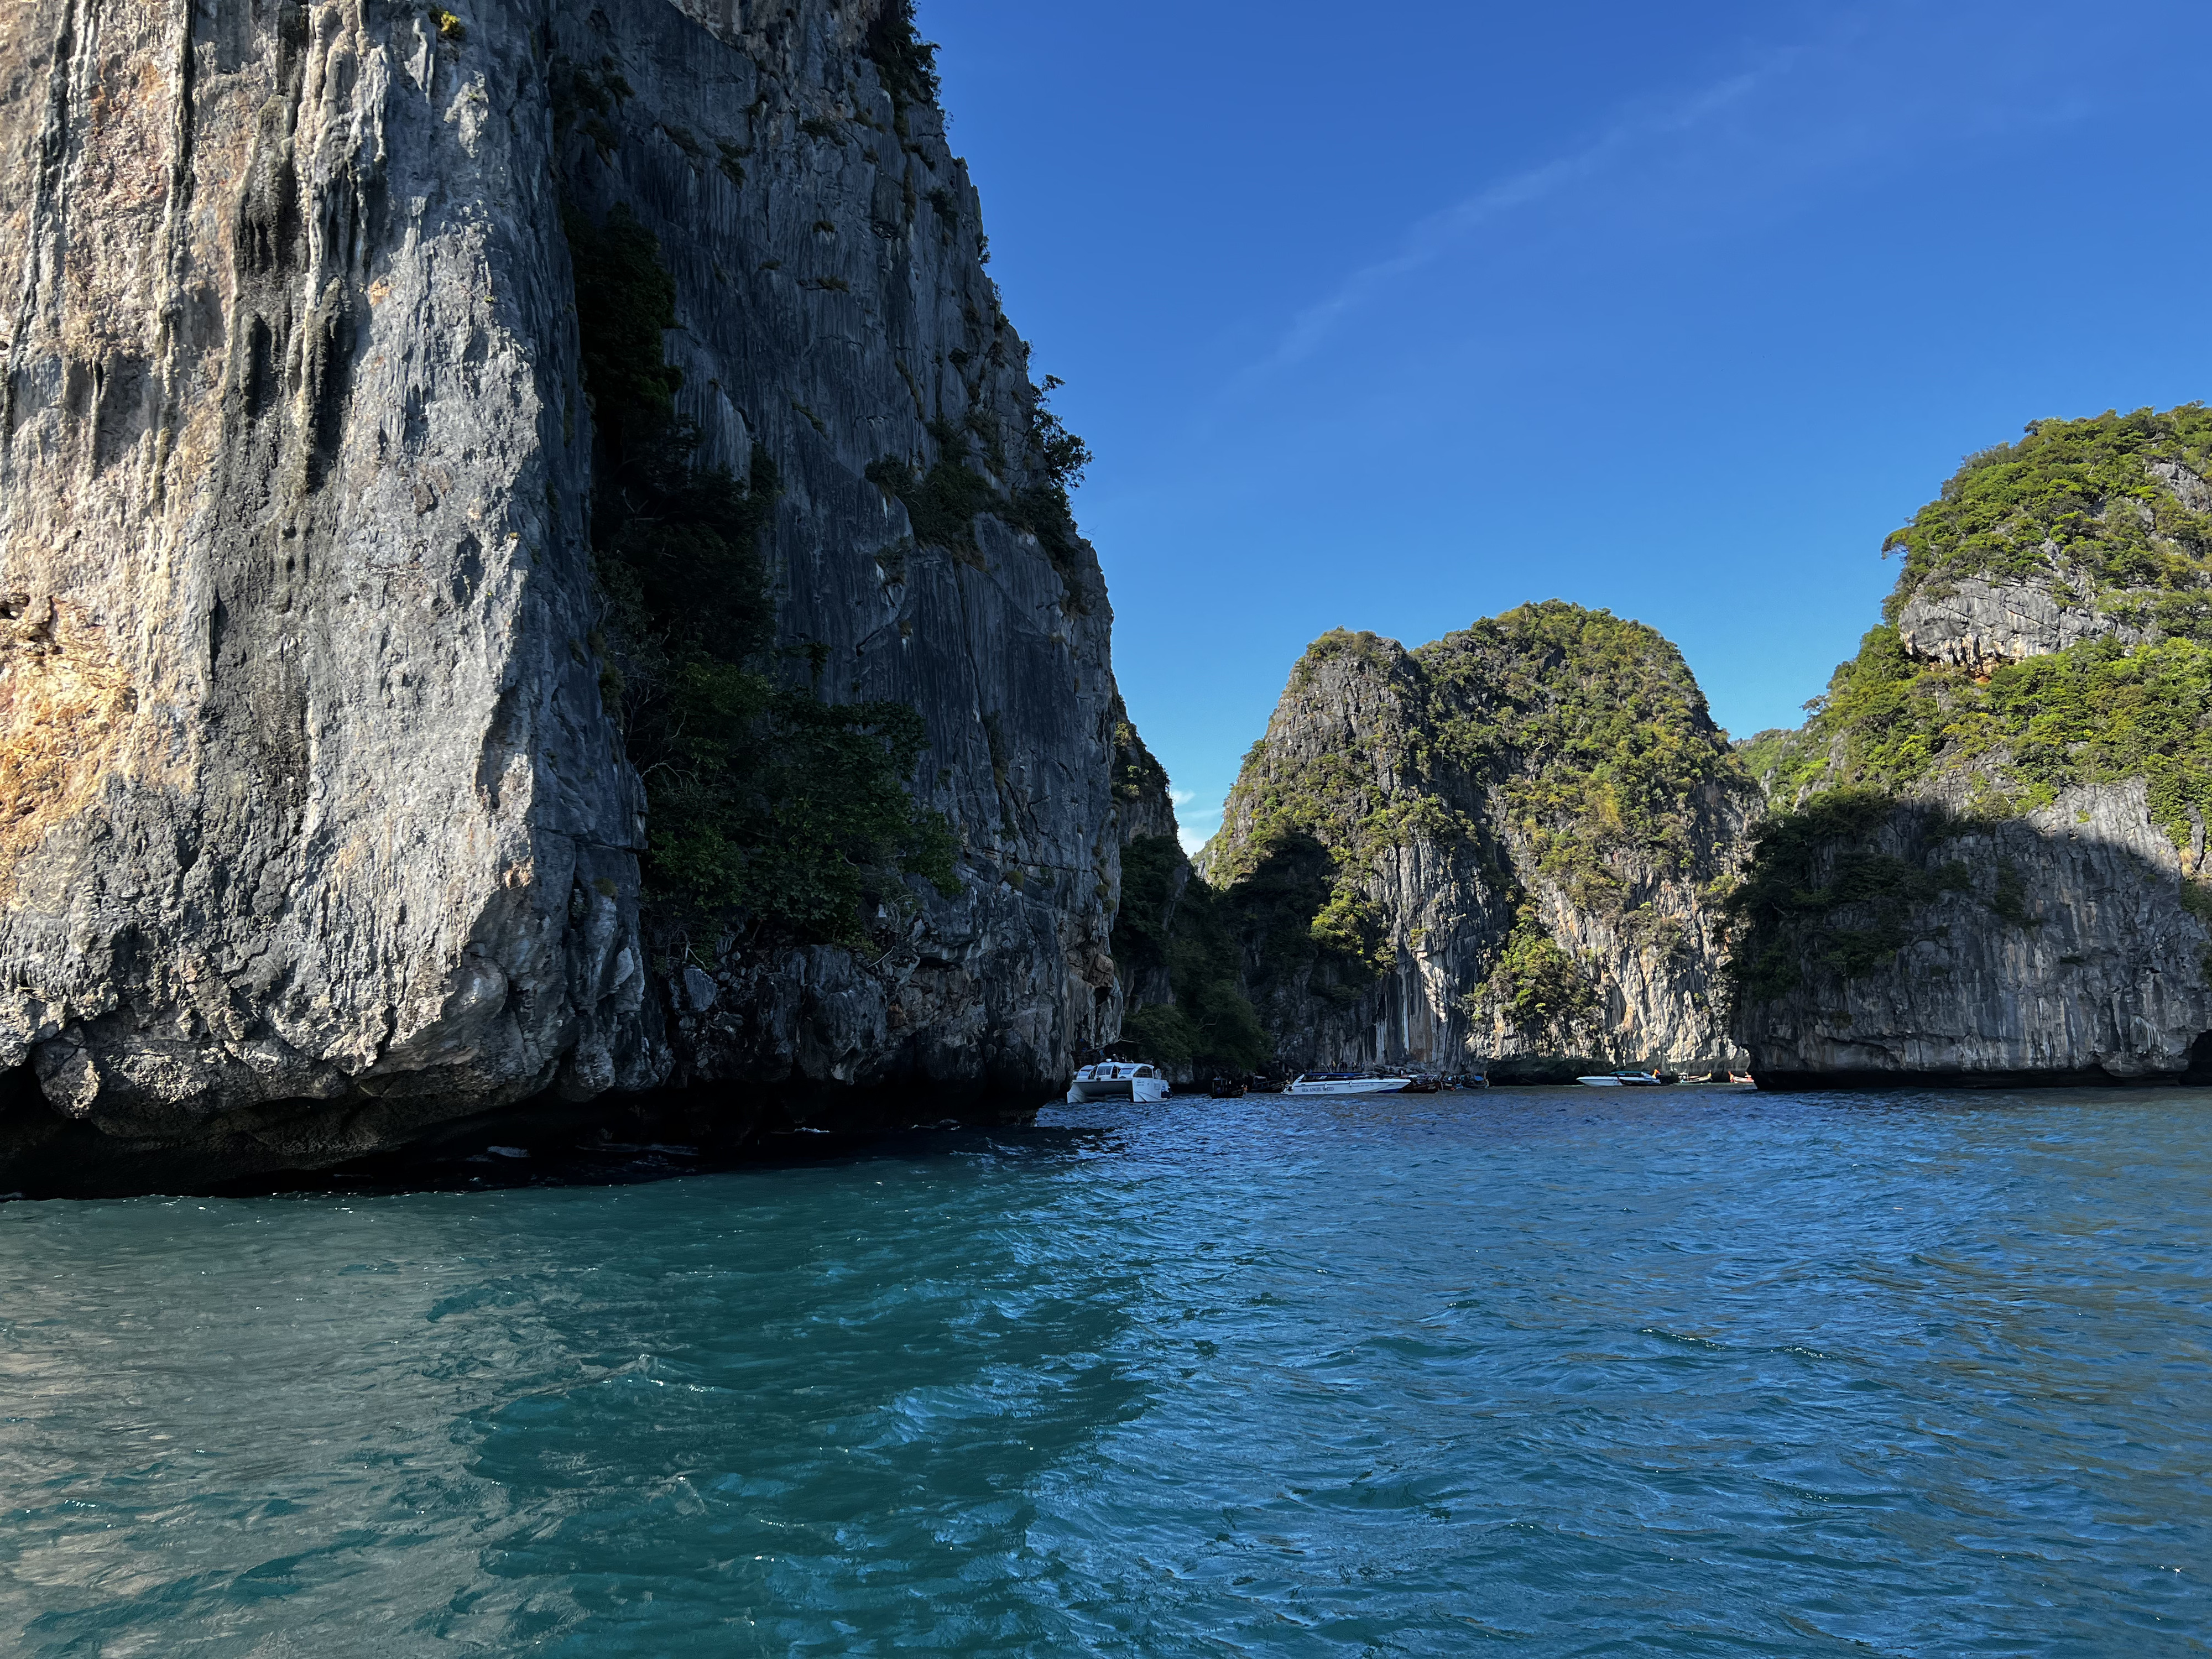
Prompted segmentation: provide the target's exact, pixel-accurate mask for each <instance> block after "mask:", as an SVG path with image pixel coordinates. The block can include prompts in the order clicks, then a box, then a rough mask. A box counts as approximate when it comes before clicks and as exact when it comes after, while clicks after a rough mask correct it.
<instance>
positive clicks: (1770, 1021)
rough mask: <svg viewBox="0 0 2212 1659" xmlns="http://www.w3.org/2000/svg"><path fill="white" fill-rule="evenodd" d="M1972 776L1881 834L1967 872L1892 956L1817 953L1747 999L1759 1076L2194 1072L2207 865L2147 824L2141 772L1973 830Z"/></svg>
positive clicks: (1966, 1078)
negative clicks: (2200, 906)
mask: <svg viewBox="0 0 2212 1659" xmlns="http://www.w3.org/2000/svg"><path fill="white" fill-rule="evenodd" d="M1964 784H1965V781H1964V780H1963V779H1958V778H1954V779H1953V780H1951V781H1950V782H1949V783H1948V785H1945V786H1939V787H1937V788H1936V789H1934V790H1931V791H1929V792H1928V793H1926V794H1925V795H1923V797H1921V798H1920V799H1916V800H1914V801H1911V802H1908V803H1905V804H1904V805H1900V806H1899V809H1898V810H1897V811H1895V812H1894V813H1893V814H1892V815H1891V817H1890V818H1889V820H1888V822H1887V823H1886V824H1885V825H1884V826H1883V827H1882V828H1881V830H1880V831H1879V833H1878V834H1877V835H1876V836H1875V837H1874V838H1873V841H1872V842H1871V843H1870V845H1871V846H1872V847H1873V848H1875V850H1877V851H1878V852H1880V853H1881V854H1884V855H1886V856H1889V857H1893V858H1899V859H1902V860H1905V861H1907V862H1908V863H1911V864H1912V865H1916V866H1919V867H1920V868H1922V869H1924V870H1927V871H1929V872H1945V871H1950V872H1956V873H1957V875H1958V876H1959V877H1960V878H1963V879H1961V880H1960V882H1959V884H1958V887H1957V890H1954V891H1951V892H1947V893H1945V894H1943V895H1942V896H1941V897H1940V898H1938V899H1937V900H1936V902H1934V903H1932V904H1929V905H1928V906H1926V907H1924V908H1920V909H1918V910H1917V911H1916V912H1915V913H1914V915H1912V917H1911V921H1910V927H1909V932H1910V938H1909V939H1908V941H1907V942H1906V943H1905V945H1904V948H1903V949H1901V950H1900V951H1899V952H1898V953H1897V957H1896V959H1895V962H1894V963H1893V965H1891V966H1890V967H1888V968H1887V969H1884V970H1883V971H1881V972H1879V973H1873V974H1866V975H1858V976H1855V977H1850V978H1846V977H1844V975H1840V974H1838V973H1837V972H1836V971H1834V969H1832V968H1831V967H1828V966H1826V964H1825V963H1824V962H1823V960H1822V958H1821V957H1820V954H1819V953H1817V952H1810V951H1808V952H1807V953H1805V955H1804V957H1803V960H1802V978H1801V980H1800V982H1799V984H1798V985H1797V986H1796V988H1794V989H1793V990H1791V991H1790V992H1789V993H1788V994H1785V995H1783V996H1780V997H1778V998H1774V999H1772V1000H1763V1001H1757V1002H1748V1003H1747V1004H1746V1006H1744V1008H1743V1010H1742V1013H1741V1030H1742V1036H1743V1038H1744V1040H1745V1042H1747V1044H1748V1046H1749V1048H1750V1051H1751V1060H1752V1066H1753V1071H1754V1072H1755V1073H1756V1074H1757V1076H1758V1078H1759V1082H1760V1084H1761V1085H1762V1086H1765V1087H1772V1088H1812V1087H1825V1088H1838V1087H1850V1086H1863V1085H1869V1084H1896V1083H1899V1082H1919V1083H1924V1084H1935V1085H1940V1084H1967V1085H1997V1084H2022V1083H2029V1084H2034V1083H2075V1082H2081V1083H2096V1082H2137V1083H2140V1082H2173V1081H2178V1080H2179V1079H2182V1078H2183V1077H2184V1076H2185V1075H2186V1074H2188V1073H2190V1071H2191V1066H2192V1052H2193V1051H2194V1050H2195V1049H2196V1048H2197V1044H2198V1043H2199V1042H2200V1040H2201V1039H2202V1038H2203V1036H2204V1035H2205V1034H2206V1033H2207V1032H2208V1031H2212V985H2209V984H2208V975H2212V957H2208V947H2212V933H2208V931H2207V928H2206V926H2205V923H2204V922H2203V920H2201V919H2200V917H2199V915H2197V914H2196V913H2194V912H2192V911H2191V908H2189V906H2188V904H2187V903H2186V902H2185V883H2186V882H2187V880H2188V878H2189V876H2190V873H2191V867H2192V865H2193V860H2191V855H2190V854H2189V852H2188V851H2187V850H2185V849H2179V848H2176V847H2175V846H2174V844H2173V842H2172V841H2171V840H2170V839H2169V838H2168V837H2167V836H2166V833H2165V832H2164V831H2163V830H2162V829H2159V828H2158V827H2157V826H2156V825H2155V824H2154V823H2152V822H2151V819H2150V815H2149V812H2148V807H2147V805H2146V802H2145V799H2144V786H2143V784H2142V781H2139V780H2138V781H2133V782H2129V783H2125V784H2116V785H2107V786H2101V787H2090V788H2078V789H2073V790H2069V791H2067V792H2066V793H2063V794H2062V795H2061V796H2060V797H2059V798H2058V799H2057V800H2056V801H2054V802H2053V803H2052V804H2051V805H2049V806H2047V807H2045V808H2044V809H2042V810H2041V811H2035V812H2031V813H2029V814H2027V815H2026V816H2025V817H2021V818H2018V819H2014V820H2009V821H2006V822H2002V823H1979V824H1974V825H1973V826H1972V828H1971V829H1968V830H1967V831H1966V833H1964V834H1961V833H1960V830H1959V820H1960V815H1961V814H1962V813H1963V812H1964V811H1965V809H1966V805H1967V802H1966V789H1965V787H1964ZM2197 854H2198V856H2201V855H2202V848H2201V846H2200V847H2199V848H2197ZM2000 882H2002V887H2001V886H2000ZM1853 920H1854V918H1853V916H1852V915H1850V914H1849V913H1844V914H1841V915H1838V918H1837V921H1838V925H1848V924H1849V923H1850V922H1851V921H1853ZM1859 920H1863V918H1860V919H1859Z"/></svg>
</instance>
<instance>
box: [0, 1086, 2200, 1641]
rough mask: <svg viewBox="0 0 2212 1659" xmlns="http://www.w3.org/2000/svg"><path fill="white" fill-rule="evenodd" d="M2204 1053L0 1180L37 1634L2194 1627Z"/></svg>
mask: <svg viewBox="0 0 2212 1659" xmlns="http://www.w3.org/2000/svg"><path fill="white" fill-rule="evenodd" d="M2208 1243H2212V1095H2208V1094H2204V1093H2200V1092H2197V1091H2172V1090H2167V1091H2143V1092H2140V1093H2135V1092H2130V1093H2121V1092H2112V1093H2098V1094H2087V1093H2081V1094H2076V1093H2045V1094H2021V1095H1987V1094H1984V1095H1926V1096H1887V1097H1851V1096H1798V1097H1784V1096H1751V1095H1743V1094H1735V1093H1725V1092H1710V1093H1709V1092H1704V1091H1697V1090H1692V1089H1675V1090H1670V1091H1663V1092H1662V1091H1636V1092H1620V1091H1594V1090H1593V1091H1573V1090H1526V1091H1513V1090H1498V1091H1492V1092H1491V1093H1489V1094H1487V1095H1480V1096H1467V1095H1443V1096H1434V1097H1383V1098H1375V1097H1370V1098H1366V1099H1361V1100H1356V1101H1329V1100H1310V1099H1306V1100H1289V1099H1285V1098H1281V1097H1267V1096H1253V1097H1246V1098H1244V1099H1242V1100H1237V1101H1208V1100H1203V1099H1198V1100H1188V1099H1176V1100H1171V1101H1169V1102H1166V1103H1163V1104H1160V1105H1158V1106H1140V1107H1134V1108H1132V1107H1128V1106H1120V1107H1115V1108H1098V1109H1085V1110H1081V1111H1076V1110H1069V1109H1055V1110H1054V1111H1050V1112H1048V1113H1047V1114H1046V1115H1045V1116H1044V1118H1043V1120H1042V1121H1041V1122H1040V1124H1039V1126H1038V1127H1036V1128H1035V1129H1033V1130H1026V1131H1018V1132H1002V1133H962V1132H944V1133H926V1134H916V1135H914V1136H910V1137H908V1138H905V1139H900V1140H897V1141H895V1142H891V1143H887V1144H885V1145H884V1146H879V1147H878V1148H877V1149H876V1150H874V1151H873V1152H870V1153H868V1154H866V1155H863V1156H860V1157H855V1158H848V1159H844V1160H842V1161H837V1162H834V1163H823V1164H810V1165H798V1166H789V1167H781V1168H773V1169H755V1170H738V1171H735V1172H726V1173H720V1174H705V1175H697V1176H689V1177H686V1178H683V1179H676V1180H667V1181H660V1182H653V1183H651V1184H642V1185H621V1186H600V1187H575V1186H571V1187H561V1186H549V1187H538V1188H512V1189H508V1190H500V1191H483V1192H450V1191H449V1192H426V1193H414V1194H382V1195H375V1194H362V1193H341V1194H305V1195H295V1196H286V1197H271V1198H258V1199H237V1200H218V1199H173V1200H166V1199H147V1200H127V1201H114V1202H96V1203H95V1202H81V1203H65V1202H54V1203H16V1204H11V1205H7V1206H0V1501H4V1504H5V1509H4V1515H0V1646H4V1647H6V1648H7V1649H8V1650H10V1651H18V1652H21V1653H25V1654H33V1655H56V1656H58V1655H91V1654H100V1655H123V1654H148V1655H172V1654H191V1655H208V1656H227V1655H264V1654H266V1655H293V1654H307V1653H313V1654H315V1655H317V1656H323V1659H328V1656H338V1655H351V1654H379V1655H393V1654H398V1655H404V1654H411V1653H425V1654H429V1653H445V1652H453V1651H458V1652H471V1651H475V1652H483V1653H495V1654H511V1653H532V1654H550V1655H576V1656H583V1655H591V1656H605V1655H641V1656H642V1655H661V1654H683V1655H690V1654H701V1655H706V1654H713V1655H745V1654H777V1655H783V1654H887V1653H892V1652H911V1653H926V1654H963V1655H981V1654H994V1655H997V1654H1004V1655H1014V1654H1023V1655H1039V1656H1043V1655H1063V1654H1068V1653H1074V1652H1097V1653H1107V1654H1167V1655H1181V1654H1257V1653H1267V1654H1285V1655H1307V1654H1310V1655H1323V1654H1328V1655H1336V1654H1345V1655H1352V1654H1370V1653H1372V1654H1431V1653H1433V1654H1445V1653H1450V1654H1462V1653H1467V1652H1470V1651H1474V1650H1478V1649H1480V1648H1481V1647H1483V1646H1486V1645H1487V1644H1490V1643H1492V1642H1498V1643H1509V1644H1516V1646H1517V1648H1518V1650H1520V1651H1523V1652H1528V1653H1537V1654H1570V1653H1597V1652H1638V1653H1641V1652H1655V1653H1674V1654H1715V1655H1717V1654H1744V1653H1760V1654H1785V1653H1786V1654H1795V1653H1808V1654H1813V1653H1821V1654H1825V1653H1844V1652H1856V1651H1874V1652H1881V1653H1916V1654H1918V1653H1955V1652H1967V1651H1974V1652H1990V1653H2004V1654H2051V1655H2059V1654H2064V1655H2097V1654H2128V1655H2160V1654H2183V1653H2202V1652H2204V1651H2206V1650H2207V1649H2208V1646H2212V1601H2209V1600H2208V1597H2207V1595H2206V1589H2205V1580H2206V1576H2207V1574H2208V1573H2212V1251H2208V1248H2207V1246H2208Z"/></svg>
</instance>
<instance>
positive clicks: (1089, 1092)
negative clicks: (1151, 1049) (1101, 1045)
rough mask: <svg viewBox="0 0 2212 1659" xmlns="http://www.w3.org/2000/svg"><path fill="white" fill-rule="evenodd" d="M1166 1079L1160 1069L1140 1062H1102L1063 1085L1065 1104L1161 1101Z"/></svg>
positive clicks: (1086, 1069) (1164, 1093)
mask: <svg viewBox="0 0 2212 1659" xmlns="http://www.w3.org/2000/svg"><path fill="white" fill-rule="evenodd" d="M1167 1096H1168V1080H1167V1079H1166V1078H1165V1077H1164V1076H1162V1075H1161V1073H1160V1068H1159V1067H1158V1066H1154V1065H1152V1064H1151V1063H1150V1062H1148V1061H1146V1060H1100V1061H1099V1062H1098V1063H1097V1065H1095V1066H1085V1067H1084V1068H1083V1069H1082V1070H1081V1071H1079V1072H1078V1073H1076V1074H1075V1080H1074V1081H1073V1083H1070V1084H1069V1085H1067V1103H1068V1104H1069V1105H1071V1106H1080V1105H1083V1104H1085V1103H1086V1102H1089V1101H1093V1100H1165V1099H1166V1098H1167Z"/></svg>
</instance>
